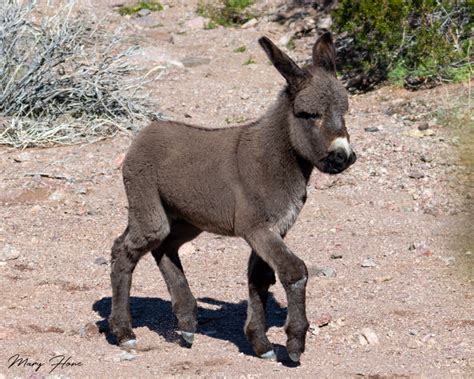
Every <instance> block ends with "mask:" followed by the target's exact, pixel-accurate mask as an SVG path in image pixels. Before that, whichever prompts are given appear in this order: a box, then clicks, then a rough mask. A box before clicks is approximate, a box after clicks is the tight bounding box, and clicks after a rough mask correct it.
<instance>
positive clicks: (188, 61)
mask: <svg viewBox="0 0 474 379" xmlns="http://www.w3.org/2000/svg"><path fill="white" fill-rule="evenodd" d="M181 63H182V64H183V66H184V67H196V66H201V65H204V64H209V63H211V60H210V59H209V58H202V57H185V58H183V59H182V60H181Z"/></svg>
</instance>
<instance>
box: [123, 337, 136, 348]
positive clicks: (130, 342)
mask: <svg viewBox="0 0 474 379" xmlns="http://www.w3.org/2000/svg"><path fill="white" fill-rule="evenodd" d="M120 347H121V348H122V349H123V350H125V351H131V350H136V349H137V340H135V339H133V340H128V341H125V342H122V343H121V344H120Z"/></svg>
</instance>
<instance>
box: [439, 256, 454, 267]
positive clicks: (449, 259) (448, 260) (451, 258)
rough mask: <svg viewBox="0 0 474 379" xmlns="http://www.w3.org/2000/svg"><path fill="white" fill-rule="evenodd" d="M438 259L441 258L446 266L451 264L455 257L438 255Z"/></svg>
mask: <svg viewBox="0 0 474 379" xmlns="http://www.w3.org/2000/svg"><path fill="white" fill-rule="evenodd" d="M439 259H441V260H442V261H443V262H444V263H445V264H446V266H451V265H453V264H454V262H456V258H454V257H440V258H439Z"/></svg>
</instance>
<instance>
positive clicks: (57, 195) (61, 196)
mask: <svg viewBox="0 0 474 379" xmlns="http://www.w3.org/2000/svg"><path fill="white" fill-rule="evenodd" d="M65 196H66V195H65V194H64V192H62V191H59V190H58V191H54V192H53V193H52V194H51V195H49V196H48V200H51V201H61V200H62V199H64V197H65Z"/></svg>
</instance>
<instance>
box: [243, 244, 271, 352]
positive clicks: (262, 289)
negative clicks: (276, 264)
mask: <svg viewBox="0 0 474 379" xmlns="http://www.w3.org/2000/svg"><path fill="white" fill-rule="evenodd" d="M272 284H275V272H274V271H273V270H272V269H271V267H270V266H269V265H268V264H267V263H266V262H265V261H263V260H262V258H260V257H259V256H258V255H257V254H256V253H255V251H253V250H252V254H251V255H250V259H249V265H248V285H249V302H248V309H247V321H246V322H245V328H244V331H245V335H246V336H247V338H248V340H249V341H250V344H251V345H252V347H253V349H254V351H255V353H256V354H257V355H258V356H259V357H261V358H264V359H269V360H274V359H276V355H275V352H274V351H273V346H272V344H271V343H270V341H269V340H268V338H267V335H266V334H265V333H266V323H265V308H266V305H267V298H268V288H269V287H270V286H271V285H272Z"/></svg>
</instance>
